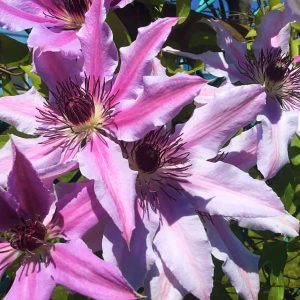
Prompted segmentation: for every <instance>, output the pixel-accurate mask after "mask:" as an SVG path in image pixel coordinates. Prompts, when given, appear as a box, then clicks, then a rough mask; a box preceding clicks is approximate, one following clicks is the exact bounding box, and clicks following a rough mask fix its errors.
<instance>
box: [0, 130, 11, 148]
mask: <svg viewBox="0 0 300 300" xmlns="http://www.w3.org/2000/svg"><path fill="white" fill-rule="evenodd" d="M8 140H9V135H8V134H1V135H0V149H1V148H2V147H3V146H4V145H5V144H6V142H7V141H8Z"/></svg>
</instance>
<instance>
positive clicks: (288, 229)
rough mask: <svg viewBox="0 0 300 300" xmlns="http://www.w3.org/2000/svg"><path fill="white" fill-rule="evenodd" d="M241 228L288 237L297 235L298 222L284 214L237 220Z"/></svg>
mask: <svg viewBox="0 0 300 300" xmlns="http://www.w3.org/2000/svg"><path fill="white" fill-rule="evenodd" d="M237 221H238V224H239V226H241V227H245V228H250V229H254V230H270V231H273V232H275V233H280V234H283V235H286V236H290V237H296V236H298V235H299V220H298V219H296V218H294V217H292V216H291V215H290V214H288V213H286V214H283V215H280V216H276V217H269V218H237Z"/></svg>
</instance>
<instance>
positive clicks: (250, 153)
mask: <svg viewBox="0 0 300 300" xmlns="http://www.w3.org/2000/svg"><path fill="white" fill-rule="evenodd" d="M261 134H262V129H261V124H257V125H255V126H254V127H252V128H250V129H249V130H247V131H244V132H242V133H241V134H239V135H238V136H236V137H234V138H233V139H232V140H231V141H230V143H229V144H228V146H226V147H225V148H223V149H221V150H220V151H221V152H222V153H224V154H225V155H226V156H225V158H224V159H223V162H226V163H228V164H231V165H234V166H236V167H238V168H239V169H241V170H243V171H248V170H249V169H250V168H252V167H254V166H255V165H256V162H257V144H258V141H259V140H260V138H261Z"/></svg>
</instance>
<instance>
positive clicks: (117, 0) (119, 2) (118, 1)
mask: <svg viewBox="0 0 300 300" xmlns="http://www.w3.org/2000/svg"><path fill="white" fill-rule="evenodd" d="M131 2H133V0H112V1H111V3H110V7H114V8H122V7H124V6H126V5H127V4H129V3H131Z"/></svg>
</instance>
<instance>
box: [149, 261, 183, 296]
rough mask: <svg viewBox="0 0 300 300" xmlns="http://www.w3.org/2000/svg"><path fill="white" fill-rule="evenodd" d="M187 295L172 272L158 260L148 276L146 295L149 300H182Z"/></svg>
mask: <svg viewBox="0 0 300 300" xmlns="http://www.w3.org/2000/svg"><path fill="white" fill-rule="evenodd" d="M186 294H187V292H186V290H185V289H184V288H183V287H182V286H181V285H180V284H179V282H178V281H177V280H176V278H175V277H174V276H173V274H172V272H171V271H170V270H169V269H168V268H167V267H166V266H165V265H164V264H163V263H162V261H161V260H160V258H157V259H156V261H155V264H153V265H152V268H151V270H150V271H149V272H148V274H147V278H146V282H145V295H146V297H149V299H164V300H182V299H183V298H184V296H185V295H186Z"/></svg>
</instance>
